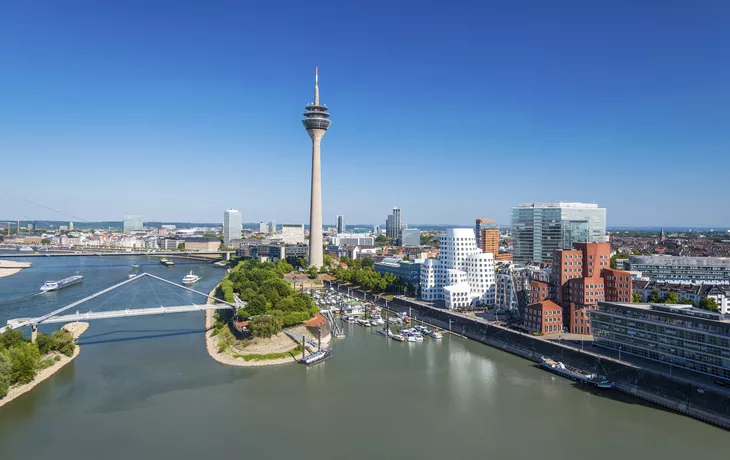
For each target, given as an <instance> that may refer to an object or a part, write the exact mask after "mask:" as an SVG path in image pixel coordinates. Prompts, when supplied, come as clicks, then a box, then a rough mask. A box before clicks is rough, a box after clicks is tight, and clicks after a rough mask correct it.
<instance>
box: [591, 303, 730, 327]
mask: <svg viewBox="0 0 730 460" xmlns="http://www.w3.org/2000/svg"><path fill="white" fill-rule="evenodd" d="M598 305H599V306H601V305H609V306H610V305H620V306H622V307H628V308H633V309H637V310H646V311H658V312H662V313H671V314H675V315H681V316H690V317H693V318H701V319H705V320H710V321H719V322H723V323H728V324H730V317H728V316H725V315H722V314H721V313H715V312H711V311H707V310H702V309H701V308H696V307H693V306H692V305H684V304H663V303H621V302H598Z"/></svg>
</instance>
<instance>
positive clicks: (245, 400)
mask: <svg viewBox="0 0 730 460" xmlns="http://www.w3.org/2000/svg"><path fill="white" fill-rule="evenodd" d="M0 257H1V256H0ZM157 260H158V259H155V258H147V257H106V258H104V257H78V258H76V257H74V258H71V257H64V258H37V259H33V260H32V262H33V264H34V265H33V267H32V268H30V269H27V270H24V271H23V272H21V273H20V274H18V275H14V276H11V277H7V278H0V322H2V323H3V324H4V322H5V321H6V320H7V319H10V318H17V317H23V316H28V315H40V314H42V313H45V312H48V311H51V310H52V309H54V308H58V307H60V306H63V305H66V304H68V303H70V302H73V301H74V300H78V299H80V298H82V297H84V296H86V295H88V294H90V293H92V292H95V291H98V290H100V289H102V288H105V287H108V286H110V285H112V284H114V283H116V282H119V281H123V280H124V279H126V277H127V274H129V273H132V272H134V271H135V269H132V268H131V267H130V265H131V264H140V268H139V269H138V270H143V271H147V272H150V273H153V274H155V275H158V276H162V277H164V278H166V279H170V280H171V281H175V282H179V281H180V280H181V279H182V277H183V276H184V275H185V274H186V273H187V271H189V270H190V269H194V270H195V273H196V274H199V275H201V276H202V277H203V279H202V280H201V281H200V282H199V283H198V284H197V285H196V286H195V288H196V289H198V290H200V291H203V292H208V291H209V290H210V289H212V287H213V286H215V284H216V283H217V282H218V281H219V280H220V278H221V277H222V276H223V274H224V272H223V270H222V269H220V268H218V267H215V266H212V265H208V264H201V263H197V262H193V261H183V260H180V259H178V260H177V266H176V267H174V268H171V269H168V268H166V267H163V266H161V265H160V264H159V263H158V262H157ZM76 272H78V273H80V274H82V275H84V277H85V279H84V283H83V284H81V285H77V286H72V287H69V288H67V289H64V290H62V291H58V292H56V293H52V294H44V295H35V294H36V293H37V292H38V288H39V287H40V285H41V284H43V282H44V281H45V280H46V279H59V278H62V277H65V276H70V275H72V274H74V273H76ZM135 284H138V285H135ZM130 285H131V286H130V287H128V288H125V289H124V290H123V291H121V292H119V293H116V294H115V291H112V292H111V293H109V294H106V295H104V296H101V297H100V298H99V299H95V300H94V303H93V304H91V303H89V304H84V307H79V310H80V311H86V310H88V309H91V308H93V309H95V310H104V309H114V310H117V309H124V308H136V307H151V306H159V305H183V304H188V303H191V302H198V303H201V302H202V301H203V300H202V297H199V296H196V295H195V294H192V293H189V292H186V291H182V290H177V289H175V288H172V287H167V286H166V285H164V283H161V282H159V281H149V280H144V281H137V282H135V283H130ZM120 289H121V288H120ZM203 321H204V320H203V314H202V313H186V314H178V315H171V316H152V317H136V318H121V319H115V320H102V321H96V322H93V323H92V325H91V328H90V329H89V330H88V331H87V332H86V333H85V334H84V335H83V336H82V338H81V340H80V344H81V346H82V352H81V354H80V355H79V357H78V358H77V359H76V360H75V361H74V362H72V363H71V364H69V365H68V366H66V367H65V368H63V369H62V370H61V371H60V372H59V373H57V374H56V375H54V376H53V377H51V378H50V379H49V380H47V381H45V382H43V383H42V384H40V385H39V386H37V387H36V388H35V389H33V390H32V391H31V392H30V393H27V394H25V395H23V396H21V397H20V398H18V399H16V400H15V401H13V402H11V403H9V404H8V405H6V406H4V407H2V408H0V452H2V455H1V457H2V458H8V459H10V458H31V459H35V458H51V457H52V458H56V459H87V458H98V459H101V458H103V459H129V458H141V459H145V458H153V457H154V458H176V459H203V458H244V457H245V458H291V459H295V458H296V459H310V458H311V459H325V458H352V459H360V458H362V459H366V458H367V459H371V458H375V457H377V456H379V457H381V458H397V457H400V458H466V457H479V458H496V459H511V458H514V459H524V458H530V457H539V458H541V459H546V460H552V459H565V458H578V457H582V458H591V459H617V458H622V457H623V458H632V459H633V458H663V459H687V458H689V457H690V456H697V455H701V454H709V455H711V456H714V457H715V458H724V456H726V455H727V454H726V453H727V443H728V441H729V440H730V436H729V435H728V433H727V432H726V431H723V430H721V429H718V428H714V427H712V426H709V425H706V424H704V423H701V422H698V421H695V420H692V419H690V418H687V417H683V416H680V415H676V414H673V413H671V412H667V411H664V410H663V409H661V408H657V407H654V406H650V405H647V404H644V403H643V402H641V401H639V400H635V399H633V398H628V397H625V396H623V395H621V394H619V393H617V392H600V391H595V392H590V391H586V390H584V389H583V387H576V386H575V385H574V384H573V383H572V382H570V381H568V380H565V379H563V378H560V377H558V376H554V375H552V374H550V373H548V372H545V371H543V370H541V369H539V368H536V367H535V366H534V365H533V364H531V363H530V362H528V361H525V360H523V359H520V358H517V357H515V356H512V355H509V354H506V353H504V352H501V351H499V350H496V349H492V348H490V347H487V346H485V345H482V344H479V343H475V342H471V341H467V340H463V339H459V338H456V337H446V338H444V340H442V341H433V340H430V341H426V342H424V343H415V344H403V343H397V342H394V341H392V340H386V339H385V338H384V337H382V336H379V335H376V334H374V331H372V330H370V329H364V328H361V327H359V326H357V325H345V332H346V334H347V338H346V339H344V340H338V341H337V342H336V343H335V344H334V348H335V355H334V356H333V357H332V358H331V359H329V360H328V361H326V362H324V363H322V364H319V365H317V366H314V367H311V368H306V367H304V366H300V365H298V364H288V365H284V366H275V367H265V368H234V367H229V366H224V365H221V364H219V363H217V362H216V361H214V360H212V359H211V358H210V357H209V356H208V355H207V353H206V351H205V345H204V336H203ZM58 326H59V325H55V327H58ZM41 330H43V329H41Z"/></svg>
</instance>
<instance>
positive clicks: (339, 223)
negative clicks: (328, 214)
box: [337, 215, 347, 233]
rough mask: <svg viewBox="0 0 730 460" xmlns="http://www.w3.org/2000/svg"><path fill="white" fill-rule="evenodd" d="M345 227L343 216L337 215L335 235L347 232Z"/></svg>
mask: <svg viewBox="0 0 730 460" xmlns="http://www.w3.org/2000/svg"><path fill="white" fill-rule="evenodd" d="M346 228H347V227H346V226H345V216H343V215H339V216H337V233H345V232H347V230H346Z"/></svg>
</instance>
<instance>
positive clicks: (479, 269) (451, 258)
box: [421, 228, 496, 308]
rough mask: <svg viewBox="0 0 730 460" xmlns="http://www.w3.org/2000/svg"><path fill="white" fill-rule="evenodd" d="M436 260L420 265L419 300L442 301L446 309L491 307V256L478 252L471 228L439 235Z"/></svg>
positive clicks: (426, 261)
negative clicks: (475, 305)
mask: <svg viewBox="0 0 730 460" xmlns="http://www.w3.org/2000/svg"><path fill="white" fill-rule="evenodd" d="M440 241H441V249H440V252H439V258H438V259H427V260H425V261H424V263H423V265H422V266H421V298H422V299H423V300H443V301H445V303H446V308H463V307H468V306H470V305H474V304H486V305H494V301H495V291H496V287H495V281H494V255H493V254H491V253H486V254H484V253H482V252H481V250H480V249H479V248H478V247H477V245H476V238H475V237H474V230H473V229H471V228H450V229H448V230H447V231H446V235H442V236H441V239H440Z"/></svg>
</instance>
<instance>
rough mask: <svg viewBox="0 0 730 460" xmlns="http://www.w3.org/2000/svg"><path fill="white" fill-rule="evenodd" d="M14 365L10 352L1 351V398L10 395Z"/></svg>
mask: <svg viewBox="0 0 730 460" xmlns="http://www.w3.org/2000/svg"><path fill="white" fill-rule="evenodd" d="M11 372H12V365H11V363H10V357H9V356H8V352H7V351H4V350H0V398H2V397H3V396H5V395H6V394H8V390H9V389H10V375H11Z"/></svg>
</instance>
